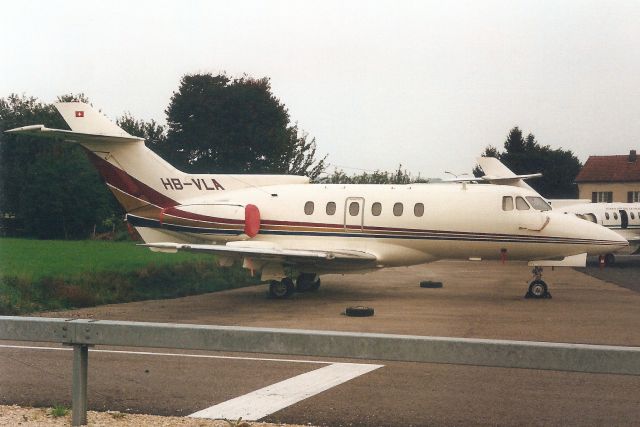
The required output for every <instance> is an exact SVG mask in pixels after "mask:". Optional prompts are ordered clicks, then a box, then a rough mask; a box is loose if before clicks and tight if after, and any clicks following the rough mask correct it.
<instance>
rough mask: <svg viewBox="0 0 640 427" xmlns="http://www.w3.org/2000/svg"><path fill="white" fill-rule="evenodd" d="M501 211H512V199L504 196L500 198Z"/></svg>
mask: <svg viewBox="0 0 640 427" xmlns="http://www.w3.org/2000/svg"><path fill="white" fill-rule="evenodd" d="M502 210H503V211H512V210H513V197H511V196H504V197H503V198H502Z"/></svg>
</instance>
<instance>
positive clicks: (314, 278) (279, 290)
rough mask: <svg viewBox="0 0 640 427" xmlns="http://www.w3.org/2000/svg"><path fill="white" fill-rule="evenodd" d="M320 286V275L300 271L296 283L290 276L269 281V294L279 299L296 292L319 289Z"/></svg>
mask: <svg viewBox="0 0 640 427" xmlns="http://www.w3.org/2000/svg"><path fill="white" fill-rule="evenodd" d="M318 288H320V276H318V275H317V274H314V273H300V275H299V276H298V279H297V280H296V284H295V285H294V284H293V280H292V279H291V278H290V277H285V278H284V279H282V280H271V281H270V282H269V296H270V297H272V298H277V299H284V298H289V297H290V296H291V295H293V293H294V292H309V291H317V290H318Z"/></svg>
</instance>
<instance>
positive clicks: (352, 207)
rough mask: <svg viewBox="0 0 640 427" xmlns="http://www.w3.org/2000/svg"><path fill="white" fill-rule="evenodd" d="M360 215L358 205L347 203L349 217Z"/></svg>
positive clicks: (356, 203)
mask: <svg viewBox="0 0 640 427" xmlns="http://www.w3.org/2000/svg"><path fill="white" fill-rule="evenodd" d="M359 213H360V203H358V202H351V203H349V215H351V216H356V215H358V214H359Z"/></svg>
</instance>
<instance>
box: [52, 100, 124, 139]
mask: <svg viewBox="0 0 640 427" xmlns="http://www.w3.org/2000/svg"><path fill="white" fill-rule="evenodd" d="M55 107H56V109H57V110H58V112H59V113H60V115H61V116H62V118H63V119H64V121H65V122H67V124H68V125H69V127H70V128H71V130H72V131H73V132H79V133H85V134H94V135H109V136H119V137H131V135H129V134H128V133H127V132H125V131H124V130H123V129H122V128H120V126H118V125H117V124H115V123H114V122H112V121H111V120H110V119H109V118H108V117H107V116H105V115H104V114H102V113H101V112H100V111H98V110H96V109H94V108H93V107H92V106H91V105H89V104H87V103H84V102H58V103H56V104H55Z"/></svg>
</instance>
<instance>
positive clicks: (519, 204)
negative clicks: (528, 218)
mask: <svg viewBox="0 0 640 427" xmlns="http://www.w3.org/2000/svg"><path fill="white" fill-rule="evenodd" d="M516 209H518V210H519V211H528V210H529V209H531V207H530V206H529V204H528V203H527V202H526V201H525V200H524V199H523V198H522V197H520V196H518V197H516Z"/></svg>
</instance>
